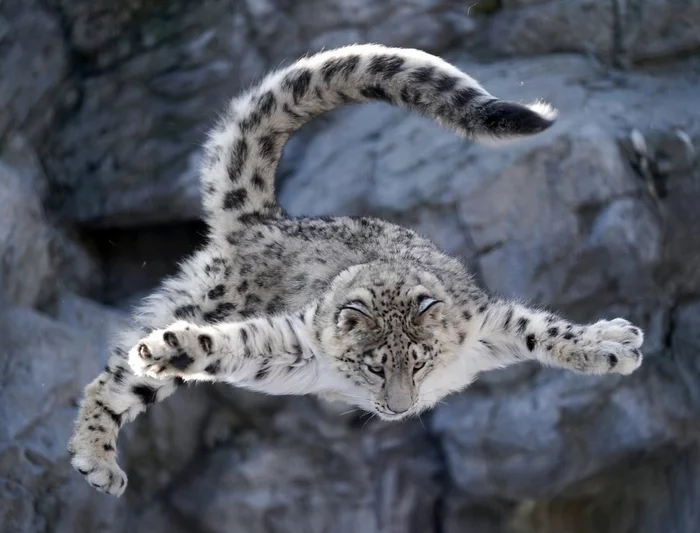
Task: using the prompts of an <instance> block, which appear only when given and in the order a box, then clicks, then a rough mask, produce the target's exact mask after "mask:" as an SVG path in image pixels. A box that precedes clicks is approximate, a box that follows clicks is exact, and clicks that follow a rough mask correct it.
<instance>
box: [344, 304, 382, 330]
mask: <svg viewBox="0 0 700 533" xmlns="http://www.w3.org/2000/svg"><path fill="white" fill-rule="evenodd" d="M374 324H375V322H374V318H372V313H371V311H370V310H369V308H368V307H367V306H366V305H365V304H364V303H363V302H361V301H360V300H353V301H351V302H348V303H346V304H345V305H343V307H341V308H340V313H338V320H337V323H336V325H337V326H338V328H339V329H340V330H341V331H343V332H345V333H349V332H350V331H353V330H355V329H359V328H369V327H372V326H374Z"/></svg>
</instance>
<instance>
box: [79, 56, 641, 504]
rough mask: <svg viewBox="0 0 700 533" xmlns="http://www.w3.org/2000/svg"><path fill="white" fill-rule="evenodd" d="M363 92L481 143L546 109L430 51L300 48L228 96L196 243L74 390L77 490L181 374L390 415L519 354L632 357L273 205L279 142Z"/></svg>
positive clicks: (526, 125)
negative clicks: (80, 390)
mask: <svg viewBox="0 0 700 533" xmlns="http://www.w3.org/2000/svg"><path fill="white" fill-rule="evenodd" d="M367 101H384V102H388V103H391V104H394V105H398V106H403V107H405V108H408V109H410V110H413V111H416V112H418V113H422V114H425V115H428V116H431V117H433V118H434V119H435V120H437V121H438V122H440V123H441V124H443V125H444V126H446V127H448V128H450V129H452V130H453V131H455V132H456V133H458V134H459V135H462V136H463V137H465V138H471V139H475V140H482V141H483V140H486V141H488V140H494V139H504V138H512V137H521V136H526V135H531V134H535V133H538V132H540V131H542V130H544V129H546V128H547V127H548V126H549V125H550V124H551V122H552V118H553V112H552V111H551V109H550V108H548V107H547V106H545V105H542V104H536V105H532V106H523V105H520V104H515V103H510V102H504V101H502V100H498V99H496V98H495V97H493V96H491V95H490V94H489V93H488V92H486V90H484V89H483V88H482V87H481V86H480V85H479V84H478V83H477V82H476V81H475V80H473V79H472V78H470V77H469V76H467V75H466V74H464V73H462V72H461V71H459V70H458V69H456V68H455V67H453V66H452V65H450V64H448V63H446V62H444V61H442V60H441V59H439V58H436V57H434V56H431V55H429V54H426V53H423V52H420V51H417V50H404V49H393V48H384V47H381V46H375V45H358V46H352V47H348V48H342V49H338V50H332V51H328V52H323V53H321V54H318V55H315V56H311V57H308V58H304V59H301V60H299V61H298V62H297V63H295V64H294V65H292V66H290V67H288V68H286V69H283V70H281V71H279V72H275V73H272V74H270V75H269V76H268V77H267V78H265V79H264V80H263V81H262V82H261V83H260V84H259V85H258V86H257V87H255V88H254V89H252V90H251V91H250V92H248V93H247V94H244V95H242V96H240V97H238V98H236V99H234V100H233V101H232V103H231V104H230V106H229V108H228V109H227V111H226V113H225V114H224V116H223V118H222V120H221V122H220V124H219V125H218V126H216V127H215V128H214V130H213V132H212V133H211V135H210V137H209V141H208V142H207V144H206V147H205V153H204V157H203V162H202V170H201V183H202V190H203V205H204V213H205V217H206V220H207V223H208V225H209V228H210V233H209V240H208V244H207V246H206V247H205V248H204V249H203V250H201V251H199V252H197V253H196V254H195V255H194V256H192V257H191V258H189V259H188V260H187V261H185V262H184V263H183V264H182V265H181V268H180V271H179V273H178V274H177V275H176V276H174V277H172V278H170V279H167V280H165V281H164V282H163V283H162V285H161V287H160V288H159V289H158V290H156V291H155V292H154V293H153V294H152V295H151V296H150V297H148V298H146V299H145V301H144V302H143V303H142V304H141V306H140V307H139V308H138V310H137V311H136V313H135V314H134V320H133V322H134V323H133V326H132V327H130V328H128V329H127V330H125V331H124V333H123V335H122V337H121V339H120V340H119V342H117V343H116V346H115V347H114V349H113V351H112V355H111V357H110V359H109V363H108V365H107V367H106V369H105V371H104V372H103V373H102V374H100V375H99V376H98V377H97V378H96V379H95V381H93V382H92V383H91V384H90V385H88V387H87V388H86V390H85V397H84V399H83V401H82V403H81V407H80V411H79V414H78V419H77V420H76V426H75V433H74V435H73V438H72V439H71V442H70V445H69V449H70V452H71V454H72V456H73V459H72V463H73V466H74V467H75V468H76V469H77V470H78V471H79V472H80V473H81V474H83V475H84V476H85V477H86V479H87V481H88V482H89V483H90V484H92V485H93V486H94V487H95V488H97V489H99V490H102V491H105V492H107V493H110V494H114V495H117V496H118V495H121V494H122V493H123V491H124V489H125V487H126V476H125V474H124V472H123V471H122V470H121V469H120V467H119V466H118V464H117V461H116V439H117V435H118V432H119V429H120V427H121V426H122V425H123V424H124V423H126V422H128V421H130V420H132V419H133V418H134V417H135V416H136V415H137V414H138V413H140V412H141V411H143V410H144V409H145V408H146V407H147V406H148V405H150V404H153V403H155V402H158V401H161V400H163V399H164V398H166V397H167V396H169V395H170V394H172V393H173V392H174V391H175V390H176V388H177V387H178V385H180V384H181V383H183V382H184V381H197V380H202V381H225V382H228V383H232V384H235V385H236V386H240V387H246V388H249V389H252V390H257V391H262V392H266V393H270V394H316V395H318V396H322V397H335V398H343V399H345V400H346V401H347V402H349V403H352V404H355V405H358V406H360V407H362V408H364V409H367V410H369V411H373V412H375V413H377V414H378V415H379V416H380V417H382V418H384V419H388V420H397V419H401V418H405V417H407V416H410V415H413V414H416V413H419V412H420V411H422V410H424V409H427V408H430V407H431V406H433V405H434V404H435V403H436V402H438V401H439V400H440V399H441V398H443V397H444V396H445V395H446V394H449V393H451V392H453V391H457V390H461V389H463V388H464V387H466V386H467V385H469V383H471V382H472V381H473V380H474V379H475V377H476V376H477V374H478V373H479V372H481V371H483V370H487V369H490V368H496V367H502V366H506V365H508V364H512V363H515V362H518V361H522V360H526V359H535V360H538V361H540V362H542V363H544V364H548V365H553V366H559V367H562V368H567V369H571V370H574V371H579V372H584V373H591V374H601V373H605V372H621V373H629V372H631V371H632V370H634V369H635V368H636V367H637V366H639V364H640V362H641V353H640V352H639V347H640V345H641V342H642V333H641V331H640V330H639V329H638V328H635V327H634V326H632V325H630V324H629V323H627V322H626V321H624V320H622V319H616V320H613V321H611V322H598V323H596V324H592V325H575V324H571V323H569V322H567V321H565V320H563V319H561V318H559V317H556V316H554V315H552V314H549V313H546V312H542V311H538V310H534V309H530V308H526V307H524V306H522V305H519V304H516V303H511V302H507V301H502V300H497V299H494V298H492V297H490V296H489V295H488V294H486V293H485V292H484V291H482V290H481V289H480V288H479V287H478V286H477V285H476V284H475V283H474V282H473V280H472V277H471V275H470V274H469V273H468V272H467V270H466V269H465V267H464V266H463V265H462V263H461V262H460V261H459V260H457V259H455V258H452V257H449V256H447V255H445V254H443V253H442V252H441V251H440V250H439V249H438V248H437V247H436V246H435V245H434V244H432V243H431V242H430V241H428V240H426V239H424V238H422V237H420V236H419V235H417V234H416V233H414V232H412V231H410V230H408V229H406V228H402V227H399V226H395V225H392V224H389V223H386V222H383V221H381V220H376V219H371V218H344V217H338V218H320V219H307V218H301V219H293V218H289V217H288V216H286V215H285V213H284V212H283V211H282V210H281V209H280V208H279V206H278V205H277V203H276V199H275V192H274V178H275V169H276V166H277V163H278V161H279V158H280V155H281V152H282V148H283V146H284V143H285V142H286V140H287V138H288V137H289V135H291V134H292V133H293V132H294V131H295V130H297V129H298V128H299V127H300V126H301V125H302V124H303V123H304V122H306V121H308V120H310V119H311V118H313V117H314V116H317V115H319V114H321V113H324V112H326V111H329V110H331V109H333V108H336V107H338V106H341V105H344V104H349V103H358V102H367Z"/></svg>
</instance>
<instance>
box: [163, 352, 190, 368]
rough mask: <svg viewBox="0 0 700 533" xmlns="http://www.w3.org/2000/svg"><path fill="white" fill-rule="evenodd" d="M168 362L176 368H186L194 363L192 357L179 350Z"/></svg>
mask: <svg viewBox="0 0 700 533" xmlns="http://www.w3.org/2000/svg"><path fill="white" fill-rule="evenodd" d="M169 363H170V366H172V367H173V368H176V369H177V370H186V369H187V368H188V367H189V366H190V365H191V364H192V363H194V359H193V358H192V357H190V356H189V355H187V354H186V353H185V352H180V353H179V354H177V355H175V356H173V357H171V358H170V361H169Z"/></svg>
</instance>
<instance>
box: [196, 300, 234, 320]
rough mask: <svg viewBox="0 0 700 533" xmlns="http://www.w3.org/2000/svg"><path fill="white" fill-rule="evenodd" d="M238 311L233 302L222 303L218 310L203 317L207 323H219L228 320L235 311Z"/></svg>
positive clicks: (217, 307)
mask: <svg viewBox="0 0 700 533" xmlns="http://www.w3.org/2000/svg"><path fill="white" fill-rule="evenodd" d="M235 310H236V306H235V305H233V304H232V303H231V302H222V303H220V304H219V305H217V306H216V309H214V310H213V311H209V312H208V313H204V315H203V317H202V318H204V321H205V322H210V323H211V322H218V321H220V320H223V319H225V318H227V317H228V316H229V315H230V314H231V313H232V312H233V311H235Z"/></svg>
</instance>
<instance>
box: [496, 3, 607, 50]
mask: <svg viewBox="0 0 700 533" xmlns="http://www.w3.org/2000/svg"><path fill="white" fill-rule="evenodd" d="M526 4H527V5H525V6H523V7H521V8H520V9H514V10H510V9H508V10H504V11H502V12H499V13H496V14H495V15H494V16H493V20H492V22H491V28H490V43H491V46H492V47H493V48H494V49H495V50H496V51H498V52H500V53H502V54H507V55H538V54H547V53H552V52H584V53H593V54H596V55H598V56H599V57H601V58H603V59H608V60H609V59H610V58H611V55H612V53H613V51H614V50H613V46H614V32H615V15H614V11H613V9H611V6H610V4H609V3H604V2H598V1H596V0H553V1H551V2H545V3H539V2H538V3H533V2H526Z"/></svg>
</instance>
